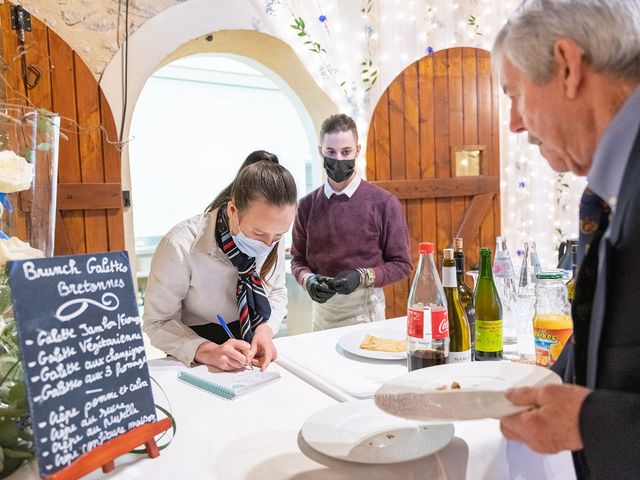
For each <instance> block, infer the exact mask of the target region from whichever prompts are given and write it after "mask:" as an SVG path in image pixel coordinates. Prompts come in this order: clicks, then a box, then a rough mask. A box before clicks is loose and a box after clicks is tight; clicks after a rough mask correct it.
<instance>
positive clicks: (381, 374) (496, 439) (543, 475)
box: [276, 317, 575, 480]
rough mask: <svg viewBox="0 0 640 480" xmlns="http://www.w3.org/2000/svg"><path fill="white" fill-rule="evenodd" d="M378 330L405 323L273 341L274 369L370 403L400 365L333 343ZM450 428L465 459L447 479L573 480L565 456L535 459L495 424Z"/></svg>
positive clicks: (457, 424) (391, 322)
mask: <svg viewBox="0 0 640 480" xmlns="http://www.w3.org/2000/svg"><path fill="white" fill-rule="evenodd" d="M382 328H384V329H389V328H392V329H406V317H400V318H395V319H391V320H384V321H382V322H373V323H365V324H359V325H353V326H349V327H343V328H336V329H332V330H325V331H321V332H313V333H308V334H304V335H297V336H293V337H283V338H278V339H276V346H277V347H278V359H277V363H278V364H279V365H281V366H283V367H285V368H286V369H287V370H289V371H291V372H292V373H294V374H295V375H296V376H298V377H300V378H302V379H303V380H305V381H306V382H308V383H309V384H311V385H313V386H314V387H316V388H318V389H319V390H322V391H323V392H325V393H326V394H328V395H330V396H332V397H333V398H335V399H336V400H339V401H349V400H355V399H360V398H371V397H372V396H373V394H374V393H375V391H376V390H377V389H378V388H379V387H380V386H381V385H382V384H384V383H385V382H387V381H389V380H391V379H393V378H395V377H398V376H400V375H403V374H405V373H407V366H406V361H404V360H395V361H391V360H390V361H382V360H374V359H368V358H364V357H360V356H357V355H352V354H350V353H348V352H345V351H343V350H342V349H341V348H340V347H339V346H338V340H339V339H340V337H342V336H343V335H345V334H347V333H350V332H353V331H357V330H362V331H363V337H364V332H365V331H366V332H367V333H371V332H374V333H375V329H382ZM454 425H455V427H456V438H458V439H461V440H462V441H463V442H462V445H460V447H461V448H463V450H464V451H465V452H466V454H461V452H460V451H458V452H457V453H458V454H461V455H462V457H460V458H465V459H466V462H463V463H464V464H465V466H466V469H465V470H464V471H465V472H466V474H465V475H466V477H465V476H458V477H456V476H454V477H448V478H467V479H501V478H513V479H527V480H528V479H558V480H565V479H566V480H570V479H572V478H575V473H574V469H573V463H572V460H571V455H570V454H569V452H562V453H559V454H557V455H539V454H537V453H535V452H533V451H531V450H530V449H529V448H528V447H526V446H525V445H523V444H520V443H517V442H510V441H507V440H506V439H505V438H504V437H503V436H502V435H501V433H500V430H499V426H498V421H497V420H489V419H487V420H477V421H473V422H455V424H454ZM445 450H446V449H445ZM446 453H447V452H443V454H442V455H443V456H446ZM460 461H461V462H462V460H460ZM447 465H448V464H447ZM447 471H448V470H447ZM449 473H450V472H449Z"/></svg>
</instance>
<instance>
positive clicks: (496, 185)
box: [371, 176, 500, 200]
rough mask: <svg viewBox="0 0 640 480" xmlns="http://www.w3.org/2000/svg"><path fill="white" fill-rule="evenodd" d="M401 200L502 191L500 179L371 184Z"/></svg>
mask: <svg viewBox="0 0 640 480" xmlns="http://www.w3.org/2000/svg"><path fill="white" fill-rule="evenodd" d="M371 183H372V184H374V185H376V186H378V187H380V188H384V189H385V190H388V191H389V192H391V193H393V194H394V195H395V196H396V197H398V198H399V199H400V200H405V199H414V198H447V197H469V196H473V195H481V194H485V193H491V194H493V193H498V192H499V191H500V177H497V176H496V177H485V176H482V177H454V178H440V179H424V180H388V181H380V182H375V181H374V182H371Z"/></svg>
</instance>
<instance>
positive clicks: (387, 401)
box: [375, 361, 562, 420]
mask: <svg viewBox="0 0 640 480" xmlns="http://www.w3.org/2000/svg"><path fill="white" fill-rule="evenodd" d="M452 382H458V383H459V384H460V387H461V388H460V389H459V390H452V389H451V388H450V387H451V384H452ZM547 383H562V379H561V378H560V377H559V376H558V375H556V374H555V373H553V372H552V371H551V370H548V369H546V368H543V367H539V366H536V365H526V364H522V363H511V362H505V361H502V362H490V361H489V362H472V363H453V364H447V365H438V366H435V367H427V368H422V369H420V370H414V371H413V372H410V373H408V374H406V375H402V376H400V377H398V378H395V379H393V380H391V381H390V382H387V383H386V384H384V385H383V386H382V387H380V388H379V389H378V391H377V392H376V394H375V402H376V405H378V407H380V408H381V409H382V410H384V411H385V412H387V413H390V414H392V415H397V416H399V417H403V418H411V419H415V420H436V419H438V420H473V419H478V418H500V417H503V416H505V415H512V414H514V413H518V412H521V411H524V410H527V409H528V408H529V407H523V406H516V405H514V404H513V403H511V402H510V401H509V400H507V398H506V397H505V395H504V392H505V391H506V390H507V389H508V388H511V387H524V386H529V387H533V386H540V385H544V384H547ZM442 387H447V388H446V389H444V390H443V389H442Z"/></svg>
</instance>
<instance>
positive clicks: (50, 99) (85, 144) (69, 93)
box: [0, 2, 124, 255]
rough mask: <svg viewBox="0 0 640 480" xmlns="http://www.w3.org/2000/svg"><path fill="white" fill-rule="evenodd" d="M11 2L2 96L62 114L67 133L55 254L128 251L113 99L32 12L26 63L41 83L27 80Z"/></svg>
mask: <svg viewBox="0 0 640 480" xmlns="http://www.w3.org/2000/svg"><path fill="white" fill-rule="evenodd" d="M11 6H12V5H11V4H10V3H9V2H4V3H3V4H0V24H1V25H2V36H1V47H2V48H1V49H0V52H1V55H2V60H3V61H2V66H3V67H4V69H3V70H4V71H3V72H2V73H3V74H4V76H5V79H6V82H5V84H4V85H3V86H1V87H0V89H3V90H4V91H3V92H2V93H4V98H3V100H4V101H7V102H10V103H13V104H20V105H27V104H29V105H30V106H33V107H36V108H44V109H46V110H49V111H51V112H55V113H58V114H60V116H61V117H62V118H61V130H62V132H63V133H64V134H65V135H66V136H67V137H68V139H67V140H63V139H62V138H61V139H60V147H59V160H58V202H57V208H58V214H57V219H56V238H55V248H54V253H55V254H56V255H63V254H71V253H90V252H103V251H114V250H123V249H124V223H123V199H122V187H121V176H120V175H121V174H120V170H121V166H120V152H119V151H118V149H117V148H116V144H115V143H116V140H117V133H116V127H115V123H114V119H113V115H112V113H111V109H110V107H109V104H108V103H107V101H106V99H105V97H104V95H103V93H102V91H101V89H100V86H99V85H98V82H97V81H96V79H95V77H94V76H93V74H92V73H91V72H90V71H89V69H88V68H87V66H86V65H85V63H84V62H83V61H82V59H81V58H80V56H79V55H78V54H77V53H75V52H74V51H73V50H72V49H71V47H69V45H68V44H67V43H66V42H65V41H64V40H62V39H61V38H60V37H59V36H58V35H57V34H56V33H55V32H54V31H53V30H52V29H51V28H49V27H47V26H46V25H45V24H44V23H42V22H41V21H40V20H38V19H37V18H36V17H34V16H33V15H30V16H29V21H30V26H29V28H28V29H25V30H26V31H25V42H24V51H25V53H24V60H25V62H24V66H25V67H28V69H29V71H28V75H29V76H28V78H27V80H28V82H29V84H31V85H33V84H35V85H34V86H26V85H25V82H24V80H23V75H22V72H23V65H22V61H21V60H22V59H21V56H22V55H21V51H22V50H21V48H20V46H19V42H18V32H17V30H14V29H12V21H11ZM35 72H37V74H36V73H35ZM36 75H38V76H39V77H38V78H37V81H36ZM3 87H4V88H3ZM27 100H28V101H27Z"/></svg>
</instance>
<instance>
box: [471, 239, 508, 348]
mask: <svg viewBox="0 0 640 480" xmlns="http://www.w3.org/2000/svg"><path fill="white" fill-rule="evenodd" d="M475 300H476V343H475V355H474V358H475V360H501V359H502V304H501V303H500V297H499V296H498V290H497V289H496V285H495V283H494V281H493V272H492V270H491V249H489V248H481V249H480V275H479V277H478V283H477V285H476V291H475Z"/></svg>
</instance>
